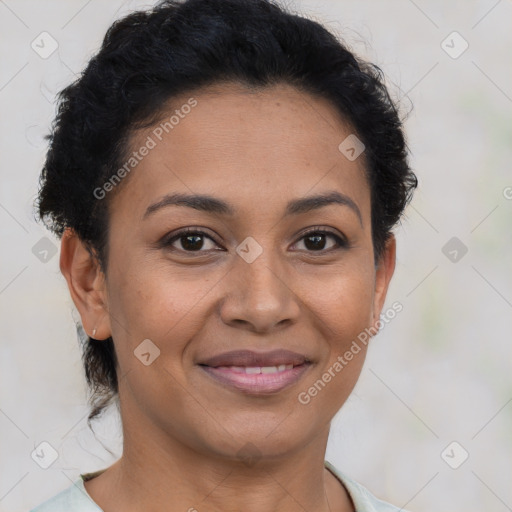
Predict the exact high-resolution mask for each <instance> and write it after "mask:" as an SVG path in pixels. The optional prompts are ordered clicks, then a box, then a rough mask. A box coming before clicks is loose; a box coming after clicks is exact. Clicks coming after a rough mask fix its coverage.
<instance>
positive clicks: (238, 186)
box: [112, 84, 369, 218]
mask: <svg viewBox="0 0 512 512" xmlns="http://www.w3.org/2000/svg"><path fill="white" fill-rule="evenodd" d="M352 133H353V130H352V129H351V127H350V125H349V124H348V123H346V122H344V121H343V119H342V118H341V116H340V114H339V112H338V111H337V109H336V108H335V106H334V105H333V104H332V103H330V102H329V101H327V100H325V99H323V98H319V97H316V96H312V95H310V94H308V93H305V92H302V91H299V90H297V89H296V88H294V87H292V86H290V85H284V84H279V85H274V86H272V87H266V88H264V89H257V90H250V89H247V88H246V87H243V86H241V85H238V84H222V85H220V84H217V85H215V86H211V87H208V88H205V89H201V90H198V91H194V92H191V93H189V94H184V95H180V96H178V97H174V98H172V99H171V100H170V101H169V102H167V103H166V104H165V106H164V107H163V108H162V110H161V118H160V119H159V120H158V121H156V122H155V123H154V125H152V126H151V127H149V128H144V129H142V130H138V131H137V132H135V133H134V134H133V135H132V137H131V143H130V148H129V151H128V153H129V154H128V157H130V155H132V158H133V153H134V152H135V153H138V157H137V162H136V165H134V166H133V168H129V167H127V168H129V173H125V174H127V175H128V179H127V180H126V183H122V187H120V190H119V192H120V193H119V194H116V195H115V196H114V198H112V199H113V210H119V209H123V207H124V208H128V209H129V211H130V214H132V215H135V214H136V215H137V216H138V217H139V218H142V215H143V214H144V211H145V209H146V208H147V206H148V204H149V203H151V202H154V201H155V200H156V199H158V198H159V197H162V196H164V195H165V194H169V193H172V192H176V191H178V192H184V193H203V194H204V193H208V194H210V195H217V196H219V197H224V198H226V199H227V198H228V197H229V198H232V199H233V200H230V203H237V204H239V205H242V207H243V206H247V207H248V208H249V207H253V208H254V207H260V209H261V206H262V205H266V207H267V208H270V207H272V206H276V207H278V206H279V205H281V203H285V202H286V203H287V202H288V200H289V198H291V197H294V198H295V197H302V196H305V195H307V194H311V193H318V192H322V191H325V190H339V191H340V192H342V193H343V194H345V195H349V196H350V197H351V198H352V199H353V200H354V201H355V202H356V203H358V205H359V207H360V209H361V210H365V209H368V208H369V188H368V184H367V182H366V179H365V172H364V158H363V157H364V155H361V157H360V158H357V159H356V160H354V161H351V160H349V159H348V158H347V157H346V156H345V155H344V154H343V153H342V152H341V151H340V149H339V146H340V143H342V142H343V141H344V140H345V139H346V138H347V137H349V136H350V135H351V134H352ZM144 147H146V148H149V149H146V150H143V148H144ZM141 153H144V156H143V157H141ZM285 196H286V197H285ZM237 211H239V209H238V208H237ZM363 215H364V214H363Z"/></svg>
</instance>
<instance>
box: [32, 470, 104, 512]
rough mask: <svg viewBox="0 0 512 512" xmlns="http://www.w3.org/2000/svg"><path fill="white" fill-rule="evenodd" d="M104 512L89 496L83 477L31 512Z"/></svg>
mask: <svg viewBox="0 0 512 512" xmlns="http://www.w3.org/2000/svg"><path fill="white" fill-rule="evenodd" d="M71 511H72V512H102V510H101V509H100V508H99V507H98V505H96V503H94V501H93V500H92V499H91V498H90V496H89V495H88V494H87V491H86V490H85V487H84V482H83V478H82V475H80V478H79V479H78V480H77V481H75V482H73V484H72V485H70V486H69V487H67V488H66V489H64V490H63V491H61V492H60V493H59V494H56V495H55V496H53V497H52V498H50V499H48V500H46V501H45V502H43V503H41V504H40V505H38V506H37V507H35V508H33V509H32V510H30V511H29V512H71Z"/></svg>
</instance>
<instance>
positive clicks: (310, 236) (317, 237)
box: [304, 234, 325, 250]
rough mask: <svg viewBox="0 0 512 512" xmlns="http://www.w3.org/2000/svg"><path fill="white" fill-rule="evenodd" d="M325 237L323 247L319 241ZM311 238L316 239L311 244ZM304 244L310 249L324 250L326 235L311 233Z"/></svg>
mask: <svg viewBox="0 0 512 512" xmlns="http://www.w3.org/2000/svg"><path fill="white" fill-rule="evenodd" d="M322 238H323V239H324V240H323V244H321V247H319V246H318V245H316V244H318V242H319V240H320V239H322ZM310 240H314V242H313V244H310V243H308V241H310ZM304 245H305V246H306V247H307V248H308V249H312V250H322V249H324V248H325V235H323V234H318V235H309V236H307V237H306V239H305V240H304Z"/></svg>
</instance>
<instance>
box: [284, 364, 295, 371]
mask: <svg viewBox="0 0 512 512" xmlns="http://www.w3.org/2000/svg"><path fill="white" fill-rule="evenodd" d="M284 366H285V369H286V370H291V369H292V368H293V364H285V365H284Z"/></svg>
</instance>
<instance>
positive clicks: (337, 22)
mask: <svg viewBox="0 0 512 512" xmlns="http://www.w3.org/2000/svg"><path fill="white" fill-rule="evenodd" d="M148 5H149V3H148V2H137V1H126V2H121V1H119V0H116V1H113V0H112V1H100V0H89V1H84V0H68V1H66V2H57V1H44V2H42V1H37V0H31V1H28V0H21V1H15V0H0V34H2V35H1V47H0V52H1V54H0V55H1V74H0V108H1V117H0V130H1V137H0V144H1V156H2V159H1V173H2V176H1V184H2V185H1V192H0V226H1V229H2V251H1V252H0V255H1V265H0V312H1V322H0V336H1V344H0V350H1V352H0V375H1V386H0V394H1V406H0V434H1V435H0V461H1V462H0V463H1V470H0V511H7V510H9V511H14V512H23V511H26V510H28V509H29V508H30V507H32V506H34V505H36V504H38V503H40V502H41V501H43V500H44V499H46V498H49V497H50V496H53V495H54V494H56V493H57V492H58V491H60V490H62V489H64V488H65V487H67V486H69V485H70V484H71V482H72V481H74V480H75V479H76V478H77V477H78V475H79V473H81V472H82V473H83V472H87V471H94V470H96V469H101V468H104V467H106V466H108V465H110V464H111V463H112V462H113V461H114V460H115V459H116V458H113V457H111V456H110V455H109V454H108V452H107V451H105V449H104V448H103V447H102V445H101V444H100V442H99V441H102V442H103V443H105V445H106V446H109V447H110V448H111V449H112V450H113V451H114V452H115V453H117V454H118V455H120V448H121V444H120V437H119V436H120V430H119V422H118V421H117V419H116V416H115V414H114V413H112V414H110V415H109V416H107V417H106V418H105V420H103V421H102V422H101V423H100V424H97V425H96V430H97V432H98V439H99V441H98V440H96V439H95V438H94V436H93V434H92V433H91V432H90V431H89V429H88V427H87V424H86V421H85V420H86V415H87V412H88V407H87V404H86V388H85V381H84V377H83V371H82V366H81V361H80V352H79V347H78V343H77V337H76V329H75V320H76V319H77V317H76V315H75V316H74V317H73V314H72V308H73V307H72V302H71V299H70V297H69V294H68V290H67V286H66V283H65V280H64V278H63V277H62V276H61V275H60V272H59V268H58V252H56V253H55V254H53V255H52V253H51V252H49V253H48V255H47V256H46V261H41V260H40V258H41V257H42V254H44V253H41V250H43V249H44V248H43V249H41V247H40V246H39V245H36V244H40V243H42V242H40V240H41V238H43V237H48V238H49V239H50V240H51V241H52V244H53V246H55V248H56V249H58V243H57V241H56V240H55V239H54V238H53V237H52V235H50V234H49V233H47V232H46V231H45V229H44V228H43V227H41V226H40V225H38V224H36V223H35V222H34V220H33V216H32V201H33V199H34V197H35V194H36V192H37V180H38V175H39V172H40V169H41V166H42V163H43V160H44V155H45V147H46V146H45V142H44V140H43V139H42V137H43V135H44V134H45V133H47V132H48V130H49V126H50V123H51V120H52V119H53V117H54V113H55V111H54V108H55V107H54V104H53V101H54V95H55V93H56V92H57V91H58V90H60V89H61V88H62V87H64V86H65V85H67V84H68V83H69V82H70V81H72V80H73V78H74V76H75V75H76V74H77V73H79V72H80V71H81V70H82V68H83V67H84V65H85V64H86V62H87V61H88V60H89V58H90V57H91V56H92V55H93V53H94V52H95V51H96V50H97V49H98V47H99V45H100V43H101V40H102V38H103V35H104V33H105V31H106V29H107V28H108V26H109V25H110V24H111V23H112V21H113V20H114V19H115V18H117V17H120V16H122V15H124V14H127V13H128V12H129V11H131V10H134V9H136V8H139V7H144V6H148ZM289 5H290V6H291V7H292V8H293V7H295V8H296V9H298V10H300V11H302V12H304V13H305V14H308V15H309V16H311V17H313V18H315V19H317V20H319V21H322V22H324V23H326V24H327V26H328V27H330V28H331V29H332V30H335V31H336V32H337V33H338V34H339V35H341V36H342V37H343V38H344V39H345V41H346V42H347V43H349V44H350V45H351V47H352V49H353V50H355V51H356V52H358V53H359V54H361V55H362V56H365V57H367V58H368V59H370V60H372V61H373V62H375V63H377V64H378V65H379V66H381V67H382V69H383V70H384V72H385V73H386V75H387V77H388V79H389V84H390V87H391V92H392V94H393V96H394V97H395V98H401V99H402V104H403V108H404V112H406V111H407V110H409V109H410V106H411V102H412V104H413V105H414V108H413V110H412V112H411V114H410V115H409V117H408V119H407V122H406V130H407V133H408V140H409V145H410V148H411V152H412V156H411V164H412V166H413V168H414V170H415V171H416V172H417V174H418V176H419V180H420V187H419V190H418V191H417V192H416V195H415V199H414V201H413V203H412V204H411V206H410V207H409V208H408V210H407V215H406V217H405V219H404V221H403V223H402V225H401V226H400V227H399V228H398V229H397V237H398V262H397V268H396V273H395V277H394V281H393V283H392V286H391V290H390V293H389V297H388V306H389V305H391V304H392V303H393V302H394V301H395V300H397V301H400V302H401V303H402V304H403V311H402V312H401V313H400V314H399V315H397V317H396V318H395V319H394V320H393V321H392V322H391V323H390V324H389V325H387V326H386V327H385V328H384V329H383V331H382V332H381V333H380V334H379V336H378V337H376V338H375V339H374V340H373V343H372V346H371V348H370V351H369V355H368V359H367V362H366V364H365V368H364V370H363V373H362V375H361V378H360V381H359V383H358V385H357V387H356V390H355V392H354V393H353V395H352V396H351V398H350V399H349V401H348V402H347V403H346V405H345V406H344V407H343V408H342V410H341V412H340V413H339V414H338V415H337V416H336V418H335V419H334V421H333V424H332V432H331V437H330V440H329V446H328V452H327V458H328V459H329V460H330V461H331V462H333V463H334V464H335V465H336V466H337V467H339V468H340V469H341V470H343V471H344V472H346V473H348V474H349V475H350V476H351V477H352V478H354V479H356V480H358V481H360V482H361V483H363V484H364V485H366V486H367V487H368V488H369V489H370V490H371V491H372V492H373V493H374V494H376V495H378V496H380V497H382V498H385V499H386V500H388V501H391V502H392V503H394V504H396V505H399V506H405V507H406V508H407V509H410V510H411V511H413V512H427V511H432V510H436V511H441V512H442V511H450V512H463V511H464V512H466V511H468V510H475V511H476V510H479V511H480V510H493V511H495V512H501V511H506V510H512V488H511V486H510V482H511V477H512V471H511V469H512V462H511V457H512V436H511V432H512V385H511V372H510V367H511V360H512V358H511V350H512V349H511V334H510V333H511V331H512V273H511V271H510V267H511V257H510V254H511V246H512V235H511V222H510V220H511V219H512V199H511V198H512V188H510V187H512V172H511V162H512V150H511V142H512V123H511V119H512V76H511V59H510V54H511V51H512V35H511V34H512V31H511V30H510V27H511V26H512V1H511V0H501V1H496V0H481V1H475V0H472V1H468V0H465V1H462V0H460V1H451V2H445V1H441V0H432V1H426V0H415V1H412V0H390V1H378V0H357V1H356V0H344V1H335V0H331V1H327V0H325V1H313V0H311V1H298V0H297V1H295V2H289ZM43 31H46V32H48V33H49V34H51V36H52V37H53V38H54V39H55V40H56V41H57V43H58V48H57V50H56V51H55V52H54V53H53V54H52V55H51V56H50V57H48V58H46V59H43V58H41V57H40V56H39V55H38V54H37V53H36V52H35V51H34V50H33V49H32V48H31V43H32V41H34V40H36V42H37V41H39V40H40V39H38V38H40V34H41V32H43ZM453 31H457V32H458V33H459V34H460V36H461V37H462V38H464V40H465V41H467V43H468V44H469V47H468V49H467V50H466V51H465V52H464V53H462V54H461V55H460V56H458V57H457V58H453V55H455V53H457V52H458V51H460V49H462V48H463V46H461V45H462V44H463V41H462V40H461V39H457V38H458V36H450V37H449V38H448V39H447V40H446V42H445V43H444V45H442V42H443V41H444V40H445V39H446V38H447V37H448V36H449V35H450V34H451V33H452V32H453ZM443 46H444V48H443ZM450 47H451V48H450ZM46 48H48V47H46ZM445 49H446V50H448V51H449V52H451V53H452V56H450V55H449V54H448V53H447V52H446V51H445ZM507 187H509V188H507ZM452 237H457V238H458V239H459V241H460V243H463V244H464V245H465V246H466V247H467V249H468V252H467V254H465V255H464V256H463V257H462V258H461V257H460V256H461V254H462V252H461V251H460V249H459V250H458V253H457V257H458V258H459V260H458V261H457V262H455V263H454V262H452V261H450V259H449V258H448V257H447V256H446V255H445V254H444V253H443V250H442V249H443V247H444V246H445V244H446V243H447V242H448V241H449V240H450V239H451V238H452ZM459 245H460V244H459ZM34 246H35V247H36V249H34V250H33V248H34ZM34 252H35V253H36V254H34ZM445 252H448V251H445ZM37 255H38V256H39V257H37ZM454 255H455V253H452V255H451V256H452V257H453V256H454ZM43 441H46V442H48V443H50V444H51V446H53V447H54V448H55V450H56V451H57V453H58V459H57V460H56V461H55V462H54V463H53V464H52V465H51V466H50V467H49V468H48V469H42V468H41V467H39V465H37V464H36V463H35V462H34V461H33V460H32V458H31V453H32V451H33V450H34V449H35V448H36V447H38V446H39V445H40V443H41V442H43ZM453 441H456V442H457V443H459V444H458V445H457V446H456V447H455V448H454V449H453V450H452V449H451V448H450V449H448V451H447V452H444V453H445V457H444V459H443V457H442V455H441V454H442V453H443V451H444V450H445V448H446V447H447V446H448V445H450V443H452V442H453ZM463 450H465V451H467V452H468V454H469V458H468V459H467V460H466V461H465V462H464V463H463V464H462V465H460V467H458V469H452V468H451V467H450V466H449V465H448V464H447V462H446V460H448V461H449V462H450V463H451V464H452V465H456V463H457V462H460V460H462V459H461V457H462V456H463V455H464V453H465V452H464V451H463Z"/></svg>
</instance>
